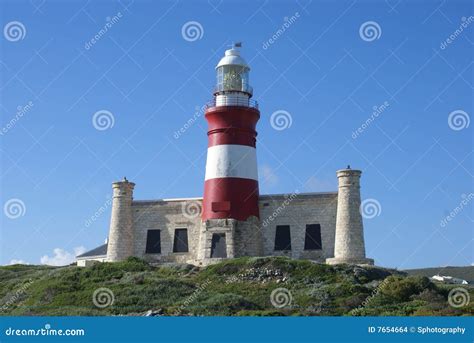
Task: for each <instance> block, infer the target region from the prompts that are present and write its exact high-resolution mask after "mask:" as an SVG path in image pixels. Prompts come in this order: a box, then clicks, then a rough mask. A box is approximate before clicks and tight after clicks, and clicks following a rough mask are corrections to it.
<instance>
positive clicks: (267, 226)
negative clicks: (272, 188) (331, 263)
mask: <svg viewBox="0 0 474 343" xmlns="http://www.w3.org/2000/svg"><path fill="white" fill-rule="evenodd" d="M259 205H260V221H261V230H262V232H263V247H264V255H284V256H288V257H292V258H298V259H299V258H304V259H312V260H317V261H321V262H323V261H324V260H325V259H326V258H328V257H332V256H334V238H335V228H336V209H337V193H336V192H334V193H307V194H296V193H293V194H287V195H263V196H261V197H260V201H259ZM307 224H320V225H321V243H322V249H321V250H304V240H305V233H306V225H307ZM277 225H289V226H290V234H291V251H275V250H274V248H275V232H276V226H277Z"/></svg>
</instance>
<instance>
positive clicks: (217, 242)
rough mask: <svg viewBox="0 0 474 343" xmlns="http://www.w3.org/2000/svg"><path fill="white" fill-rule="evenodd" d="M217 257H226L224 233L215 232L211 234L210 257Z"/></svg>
mask: <svg viewBox="0 0 474 343" xmlns="http://www.w3.org/2000/svg"><path fill="white" fill-rule="evenodd" d="M219 257H220V258H225V257H227V244H226V240H225V233H215V234H213V235H212V246H211V258H219Z"/></svg>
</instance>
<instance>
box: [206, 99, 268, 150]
mask: <svg viewBox="0 0 474 343" xmlns="http://www.w3.org/2000/svg"><path fill="white" fill-rule="evenodd" d="M206 119H207V122H208V125H209V128H208V132H207V135H208V137H209V140H208V146H209V147H211V146H214V145H221V144H238V145H248V146H252V147H255V141H256V137H257V131H256V130H255V128H256V126H257V121H258V120H259V119H260V112H259V111H258V110H257V109H255V108H252V107H239V106H218V107H212V108H209V109H208V110H207V111H206Z"/></svg>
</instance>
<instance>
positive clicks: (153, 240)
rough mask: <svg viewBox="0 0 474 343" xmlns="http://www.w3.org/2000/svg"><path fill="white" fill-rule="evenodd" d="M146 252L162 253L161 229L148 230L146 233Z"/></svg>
mask: <svg viewBox="0 0 474 343" xmlns="http://www.w3.org/2000/svg"><path fill="white" fill-rule="evenodd" d="M145 253H146V254H161V231H160V230H148V231H147V234H146V249H145Z"/></svg>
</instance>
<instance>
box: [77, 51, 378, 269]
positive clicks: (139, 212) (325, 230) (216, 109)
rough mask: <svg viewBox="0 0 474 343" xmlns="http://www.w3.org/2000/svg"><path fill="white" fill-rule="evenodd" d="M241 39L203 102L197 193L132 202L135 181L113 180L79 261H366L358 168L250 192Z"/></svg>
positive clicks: (251, 114)
mask: <svg viewBox="0 0 474 343" xmlns="http://www.w3.org/2000/svg"><path fill="white" fill-rule="evenodd" d="M239 48H240V44H236V45H235V46H234V47H233V48H231V49H229V50H227V51H226V52H225V56H224V57H223V58H222V59H221V60H220V62H219V64H218V65H217V67H216V71H217V85H216V87H215V91H214V98H213V100H212V101H211V102H210V103H209V104H208V105H207V107H206V119H207V121H208V127H209V130H208V143H209V144H208V152H207V163H206V177H205V182H204V196H203V197H202V198H181V199H161V200H135V199H134V198H133V190H134V187H135V184H134V183H133V182H130V181H128V180H127V179H125V178H124V180H122V181H118V182H115V183H113V185H112V187H113V201H112V214H111V220H110V229H109V236H108V240H107V243H106V244H104V245H102V246H100V247H98V248H96V249H93V250H91V251H89V252H86V253H85V254H82V255H80V256H77V262H78V265H80V266H86V265H88V264H90V263H94V262H97V261H99V262H104V261H109V262H115V261H121V260H124V259H126V258H127V257H130V256H137V257H140V258H144V259H145V260H148V261H150V262H155V263H169V262H174V263H190V264H194V265H207V264H210V263H213V262H216V261H220V260H222V259H226V258H235V257H241V256H288V257H291V258H298V259H310V260H314V261H318V262H326V263H330V264H338V263H351V264H373V260H372V259H368V258H366V256H365V244H364V233H363V223H362V216H361V214H360V211H359V207H360V204H361V198H360V176H361V171H359V170H353V169H350V167H347V168H346V169H342V170H339V171H337V172H336V175H337V178H338V183H339V187H338V191H337V192H325V193H299V192H293V193H291V194H278V195H259V190H258V175H257V159H256V136H257V132H256V124H257V122H258V120H259V118H260V112H259V110H258V104H257V103H256V102H255V101H254V100H252V99H251V97H252V95H253V89H252V87H251V86H250V83H249V71H250V67H249V66H248V65H247V63H246V62H245V60H244V59H243V58H242V57H241V56H240V51H239Z"/></svg>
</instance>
